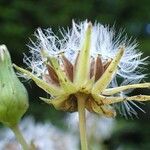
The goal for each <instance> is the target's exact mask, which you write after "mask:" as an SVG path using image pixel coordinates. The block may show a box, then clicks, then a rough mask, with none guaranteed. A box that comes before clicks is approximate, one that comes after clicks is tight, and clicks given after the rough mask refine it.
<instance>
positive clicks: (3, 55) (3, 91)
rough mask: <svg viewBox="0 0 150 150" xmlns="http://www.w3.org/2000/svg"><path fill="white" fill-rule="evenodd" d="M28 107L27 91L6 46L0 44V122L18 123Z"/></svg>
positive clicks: (6, 123) (11, 124)
mask: <svg viewBox="0 0 150 150" xmlns="http://www.w3.org/2000/svg"><path fill="white" fill-rule="evenodd" d="M27 108H28V94H27V91H26V89H25V87H24V86H23V84H22V83H21V82H20V81H19V79H18V78H17V76H16V74H15V72H14V69H13V67H12V63H11V58H10V54H9V52H8V50H7V48H6V46H5V45H0V122H2V123H3V124H5V125H7V126H13V125H15V124H17V123H18V121H19V120H20V119H21V117H22V116H23V114H24V113H25V112H26V110H27Z"/></svg>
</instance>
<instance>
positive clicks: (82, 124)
mask: <svg viewBox="0 0 150 150" xmlns="http://www.w3.org/2000/svg"><path fill="white" fill-rule="evenodd" d="M77 99H78V100H77V103H78V114H79V128H80V142H81V150H88V145H87V136H86V118H85V100H86V96H85V95H82V94H80V95H77Z"/></svg>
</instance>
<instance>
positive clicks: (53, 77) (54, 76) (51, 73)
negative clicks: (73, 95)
mask: <svg viewBox="0 0 150 150" xmlns="http://www.w3.org/2000/svg"><path fill="white" fill-rule="evenodd" d="M47 70H48V73H49V76H50V78H51V80H52V81H53V83H55V84H56V85H59V79H58V76H57V74H56V72H55V70H54V69H53V68H52V67H51V66H50V65H49V64H47Z"/></svg>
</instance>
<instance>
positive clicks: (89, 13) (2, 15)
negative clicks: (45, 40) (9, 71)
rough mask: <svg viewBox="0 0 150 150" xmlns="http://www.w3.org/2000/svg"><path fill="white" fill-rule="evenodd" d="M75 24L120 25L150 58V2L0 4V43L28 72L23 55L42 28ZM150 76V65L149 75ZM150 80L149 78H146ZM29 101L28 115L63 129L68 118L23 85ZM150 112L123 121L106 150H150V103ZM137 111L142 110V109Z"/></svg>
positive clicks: (7, 0)
mask: <svg viewBox="0 0 150 150" xmlns="http://www.w3.org/2000/svg"><path fill="white" fill-rule="evenodd" d="M72 19H75V21H82V20H85V19H88V20H91V21H92V22H94V21H95V20H97V21H99V22H101V23H102V24H109V25H110V26H113V25H115V28H116V29H117V30H118V29H120V28H121V29H122V28H123V29H125V31H126V32H127V33H128V35H129V36H132V37H133V38H136V39H137V41H138V42H139V49H140V50H141V51H143V53H144V55H143V56H150V1H149V0H82V1H81V0H43V1H42V0H0V44H6V45H7V47H8V49H9V51H10V53H11V56H12V61H13V62H14V63H16V64H18V65H19V66H24V67H26V66H25V65H24V64H23V62H22V59H23V53H27V54H28V48H27V46H26V44H28V43H29V38H32V39H34V36H33V33H34V31H35V30H36V28H38V27H42V28H48V27H52V28H53V29H54V32H55V33H57V32H58V28H59V27H64V28H66V27H67V26H71V22H72ZM144 72H145V73H150V66H149V65H148V66H147V69H146V70H144ZM144 81H150V75H148V76H147V78H145V79H144ZM24 84H25V86H26V87H27V89H28V92H29V97H30V108H29V111H28V112H27V114H26V115H30V114H34V116H35V118H36V120H37V121H42V120H47V119H48V120H51V122H52V123H53V124H54V125H56V126H58V127H62V128H64V129H65V128H66V125H65V122H64V121H63V120H64V118H65V116H66V113H64V112H59V111H56V110H55V109H54V108H53V107H52V106H48V105H46V104H44V103H43V102H41V101H40V100H39V98H38V97H39V96H45V93H44V92H43V91H42V90H40V89H39V88H38V87H37V86H35V84H34V83H33V82H32V81H31V82H24ZM134 92H135V93H144V94H150V91H149V90H146V89H145V90H140V89H139V90H135V91H134ZM142 108H143V109H144V110H145V111H146V112H147V113H145V114H144V113H141V112H140V111H139V118H138V119H137V118H134V119H133V120H132V119H128V120H126V119H125V118H123V117H120V116H118V117H117V118H116V119H117V126H116V129H115V131H114V133H113V135H112V137H111V138H110V139H108V140H106V141H104V145H105V147H106V149H110V150H117V149H118V150H119V146H122V149H121V150H149V149H150V142H149V141H150V104H148V103H146V105H142ZM137 111H138V110H137Z"/></svg>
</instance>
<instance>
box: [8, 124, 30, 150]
mask: <svg viewBox="0 0 150 150" xmlns="http://www.w3.org/2000/svg"><path fill="white" fill-rule="evenodd" d="M10 128H11V129H12V131H13V132H14V134H15V136H16V139H17V140H18V142H19V143H20V144H21V146H22V148H23V150H30V148H29V146H28V144H27V142H26V141H25V139H24V137H23V135H22V133H21V131H20V129H19V126H18V125H14V126H12V127H10Z"/></svg>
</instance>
